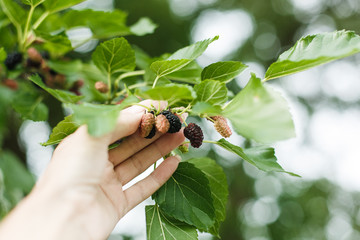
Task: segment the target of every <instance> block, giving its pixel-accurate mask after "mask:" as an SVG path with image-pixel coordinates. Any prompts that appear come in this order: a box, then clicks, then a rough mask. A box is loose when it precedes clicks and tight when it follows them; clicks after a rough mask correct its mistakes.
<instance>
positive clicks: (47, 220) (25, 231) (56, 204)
mask: <svg viewBox="0 0 360 240" xmlns="http://www.w3.org/2000/svg"><path fill="white" fill-rule="evenodd" d="M76 206H78V204H76V202H74V201H73V200H72V199H71V198H69V197H67V196H64V195H63V194H61V193H60V194H59V193H58V194H56V193H55V192H51V191H50V192H48V191H41V190H40V189H34V190H33V191H32V192H31V194H30V195H29V196H27V197H26V198H25V199H24V200H23V201H22V202H20V203H19V204H18V206H17V207H16V208H15V209H14V210H13V211H12V212H11V213H10V214H9V216H7V217H6V218H5V219H4V220H3V222H2V223H1V225H0V239H4V240H6V239H11V240H17V239H19V240H20V239H30V240H31V239H36V240H42V239H44V240H45V239H46V240H48V239H52V240H57V239H82V238H81V237H83V235H84V234H81V235H80V233H79V232H78V231H77V229H76V226H77V225H78V224H77V216H78V214H77V211H78V209H77V208H76Z"/></svg>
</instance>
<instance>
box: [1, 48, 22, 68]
mask: <svg viewBox="0 0 360 240" xmlns="http://www.w3.org/2000/svg"><path fill="white" fill-rule="evenodd" d="M21 61H22V54H21V53H19V52H13V53H9V54H8V56H7V58H6V59H5V66H6V67H7V69H9V70H12V69H14V68H15V67H16V65H18V64H19V63H21Z"/></svg>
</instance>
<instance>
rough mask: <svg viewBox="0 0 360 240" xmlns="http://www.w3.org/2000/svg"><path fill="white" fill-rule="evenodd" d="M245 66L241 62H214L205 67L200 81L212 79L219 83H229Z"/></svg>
mask: <svg viewBox="0 0 360 240" xmlns="http://www.w3.org/2000/svg"><path fill="white" fill-rule="evenodd" d="M246 68H247V66H246V65H245V64H243V63H241V62H235V61H228V62H216V63H213V64H210V65H209V66H207V67H205V68H204V70H203V71H202V72H201V79H202V80H205V79H213V80H218V81H220V82H225V83H227V82H230V81H231V80H232V79H234V78H235V77H236V76H237V75H239V74H240V73H241V72H242V71H244V70H245V69H246Z"/></svg>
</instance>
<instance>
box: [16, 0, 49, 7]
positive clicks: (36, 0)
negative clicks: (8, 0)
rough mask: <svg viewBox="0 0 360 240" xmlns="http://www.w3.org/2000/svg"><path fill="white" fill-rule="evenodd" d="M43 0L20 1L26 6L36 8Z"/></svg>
mask: <svg viewBox="0 0 360 240" xmlns="http://www.w3.org/2000/svg"><path fill="white" fill-rule="evenodd" d="M44 1H45V0H22V2H23V3H24V4H26V5H31V6H33V7H36V6H37V5H39V4H41V3H43V2H44Z"/></svg>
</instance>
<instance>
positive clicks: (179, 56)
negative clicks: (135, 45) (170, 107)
mask: <svg viewBox="0 0 360 240" xmlns="http://www.w3.org/2000/svg"><path fill="white" fill-rule="evenodd" d="M218 38H219V37H218V36H216V37H214V38H211V39H206V40H203V41H199V42H196V43H194V44H192V45H190V46H187V47H184V48H182V49H179V50H178V51H176V52H175V53H174V54H172V55H171V56H170V57H169V58H168V59H167V60H159V61H155V62H153V63H152V64H151V66H150V68H151V69H152V70H153V71H154V72H155V73H156V75H157V76H158V77H163V76H165V75H168V74H170V73H172V72H175V71H177V70H180V69H181V68H183V67H185V66H186V65H188V64H189V63H190V62H191V61H193V60H195V59H196V58H197V57H199V56H200V55H201V54H202V53H203V52H204V51H205V50H206V48H207V47H208V46H209V44H210V43H212V42H213V41H215V40H217V39H218Z"/></svg>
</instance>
